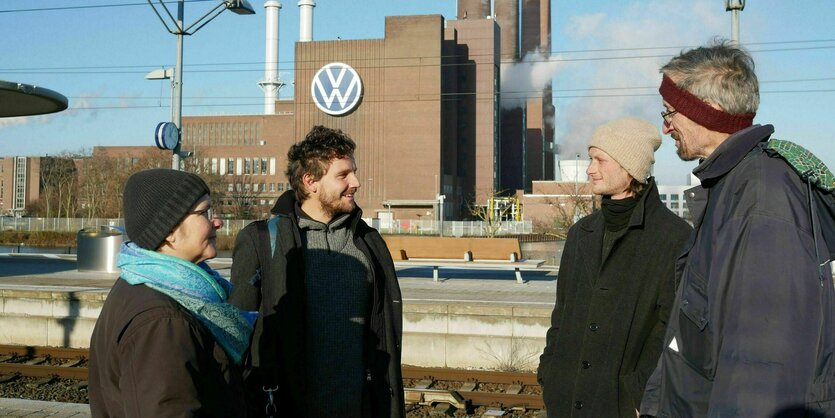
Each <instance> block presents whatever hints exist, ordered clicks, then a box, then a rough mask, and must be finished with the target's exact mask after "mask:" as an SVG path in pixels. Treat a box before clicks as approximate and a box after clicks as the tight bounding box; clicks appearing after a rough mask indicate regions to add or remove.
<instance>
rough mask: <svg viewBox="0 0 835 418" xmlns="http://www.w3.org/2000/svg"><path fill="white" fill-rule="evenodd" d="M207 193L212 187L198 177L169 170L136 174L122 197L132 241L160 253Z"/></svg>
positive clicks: (126, 225) (131, 178)
mask: <svg viewBox="0 0 835 418" xmlns="http://www.w3.org/2000/svg"><path fill="white" fill-rule="evenodd" d="M206 194H209V186H207V185H206V182H204V181H203V179H201V178H200V176H198V175H196V174H192V173H186V172H183V171H178V170H172V169H168V168H155V169H152V170H144V171H140V172H138V173H135V174H133V175H132V176H130V178H129V179H128V181H127V183H125V192H124V195H123V197H122V205H123V206H122V207H123V208H124V211H125V230H126V231H127V233H128V238H130V239H131V240H132V241H133V242H135V243H136V244H137V245H139V246H140V247H142V248H144V249H146V250H151V251H156V249H157V247H159V246H160V244H162V243H163V241H165V237H167V236H168V234H170V233H171V231H173V230H174V228H175V227H176V226H177V225H178V224H179V223H180V221H181V220H182V219H183V218H184V217H185V216H186V212H188V211H189V210H191V208H192V206H194V204H195V203H196V202H197V201H198V200H200V198H201V197H203V195H206Z"/></svg>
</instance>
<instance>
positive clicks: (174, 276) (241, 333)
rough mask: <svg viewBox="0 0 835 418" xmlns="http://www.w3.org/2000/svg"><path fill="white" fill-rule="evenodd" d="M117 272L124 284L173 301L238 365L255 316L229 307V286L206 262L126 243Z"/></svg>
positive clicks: (122, 249)
mask: <svg viewBox="0 0 835 418" xmlns="http://www.w3.org/2000/svg"><path fill="white" fill-rule="evenodd" d="M119 268H121V269H122V274H121V277H122V279H123V280H124V281H126V282H128V283H130V284H132V285H138V284H144V285H145V286H148V287H150V288H151V289H154V290H156V291H158V292H160V293H163V294H166V295H168V296H170V297H171V298H173V299H174V300H176V301H177V302H178V303H179V304H180V305H182V306H183V307H184V308H186V309H187V310H188V311H189V312H191V313H192V314H193V315H194V316H195V318H197V319H198V320H199V321H200V322H201V323H202V324H203V325H205V326H206V328H208V329H209V331H210V332H211V333H212V335H213V336H214V337H215V340H217V342H218V343H219V344H220V346H221V347H223V350H224V351H226V353H227V354H228V355H229V356H230V357H231V358H232V360H233V361H234V362H235V363H236V364H239V363H240V362H241V359H242V358H243V354H244V353H245V352H246V350H247V348H249V337H250V335H251V334H252V326H253V324H254V323H255V319H256V318H257V317H258V312H255V311H240V310H238V308H236V307H234V306H232V305H230V304H228V303H227V302H226V300H227V298H228V296H229V293H230V292H231V291H232V284H231V283H229V282H228V281H226V280H225V279H224V278H223V277H220V274H218V273H217V272H216V271H214V270H212V268H211V267H209V266H208V265H206V263H205V262H201V263H200V264H194V263H192V262H190V261H186V260H183V259H181V258H177V257H173V256H170V255H166V254H163V253H158V252H155V251H148V250H145V249H143V248H140V247H139V246H137V245H136V244H134V243H133V242H130V241H129V242H126V243H124V244H122V248H121V249H120V251H119Z"/></svg>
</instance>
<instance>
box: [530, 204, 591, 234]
mask: <svg viewBox="0 0 835 418" xmlns="http://www.w3.org/2000/svg"><path fill="white" fill-rule="evenodd" d="M545 203H546V204H547V205H548V206H549V207H550V208H551V213H550V214H549V215H548V216H547V217H544V218H542V219H538V220H536V221H534V225H533V227H534V230H536V231H538V232H540V233H543V234H545V235H550V236H555V237H557V238H560V239H565V238H566V236H567V235H568V230H569V228H571V226H572V225H574V224H575V223H576V222H577V221H579V220H580V219H582V218H583V217H585V216H587V215H590V214H591V213H592V212H593V211H594V209H595V208H596V207H597V204H596V203H597V197H595V196H593V195H583V194H580V193H569V194H568V195H565V196H560V197H547V198H545Z"/></svg>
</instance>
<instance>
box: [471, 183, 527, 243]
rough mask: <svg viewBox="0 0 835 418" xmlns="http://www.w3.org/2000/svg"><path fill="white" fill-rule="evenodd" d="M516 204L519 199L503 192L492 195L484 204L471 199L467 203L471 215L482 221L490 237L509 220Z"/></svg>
mask: <svg viewBox="0 0 835 418" xmlns="http://www.w3.org/2000/svg"><path fill="white" fill-rule="evenodd" d="M514 205H516V206H517V207H518V201H516V198H514V197H502V196H501V192H499V193H495V194H492V195H490V196H489V197H488V198H487V203H486V204H484V205H479V204H476V203H475V201H471V202H469V203H468V204H467V210H468V211H469V212H470V215H471V216H472V217H473V218H475V219H478V220H480V221H481V222H482V225H483V226H484V232H485V233H486V235H487V236H488V237H490V238H493V237H495V236H496V234H498V233H499V231H500V230H501V229H502V223H503V222H504V221H507V220H509V218H511V217H512V214H513V213H514Z"/></svg>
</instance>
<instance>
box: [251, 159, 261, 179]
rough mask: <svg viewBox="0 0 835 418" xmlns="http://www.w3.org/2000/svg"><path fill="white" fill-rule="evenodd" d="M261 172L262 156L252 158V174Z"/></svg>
mask: <svg viewBox="0 0 835 418" xmlns="http://www.w3.org/2000/svg"><path fill="white" fill-rule="evenodd" d="M260 173H261V159H260V158H253V159H252V174H255V175H256V176H257V175H258V174H260Z"/></svg>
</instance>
